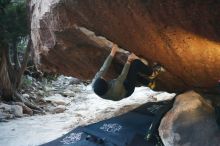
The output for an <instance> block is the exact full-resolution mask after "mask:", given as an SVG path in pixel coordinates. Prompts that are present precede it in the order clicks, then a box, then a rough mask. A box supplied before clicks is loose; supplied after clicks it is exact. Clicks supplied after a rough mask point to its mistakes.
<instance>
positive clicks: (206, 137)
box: [159, 91, 220, 146]
mask: <svg viewBox="0 0 220 146" xmlns="http://www.w3.org/2000/svg"><path fill="white" fill-rule="evenodd" d="M159 133H160V136H161V139H162V141H163V143H164V144H165V145H166V146H219V145H220V128H219V127H218V125H217V123H216V119H215V114H214V110H213V107H212V106H211V104H210V102H209V101H207V100H205V98H204V97H202V96H201V95H199V94H198V93H196V92H194V91H190V92H186V93H184V94H181V95H178V96H177V97H176V100H175V102H174V105H173V108H172V109H171V110H170V111H169V112H168V113H167V114H166V115H165V116H164V118H163V119H162V121H161V124H160V127H159Z"/></svg>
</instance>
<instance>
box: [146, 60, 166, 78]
mask: <svg viewBox="0 0 220 146" xmlns="http://www.w3.org/2000/svg"><path fill="white" fill-rule="evenodd" d="M152 69H153V73H152V75H151V76H149V78H150V79H155V78H156V77H157V76H158V75H159V74H160V73H161V72H164V71H165V69H164V68H163V67H162V66H161V65H160V64H159V63H154V64H153V66H152Z"/></svg>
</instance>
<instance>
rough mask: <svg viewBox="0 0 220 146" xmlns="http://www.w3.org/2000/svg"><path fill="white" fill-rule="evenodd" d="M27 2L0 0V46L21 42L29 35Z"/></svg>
mask: <svg viewBox="0 0 220 146" xmlns="http://www.w3.org/2000/svg"><path fill="white" fill-rule="evenodd" d="M27 22H28V21H27V12H26V1H25V0H0V44H1V45H3V44H11V43H12V42H16V43H18V42H20V41H21V40H22V39H23V38H24V37H26V36H27V34H28V31H29V30H28V24H27Z"/></svg>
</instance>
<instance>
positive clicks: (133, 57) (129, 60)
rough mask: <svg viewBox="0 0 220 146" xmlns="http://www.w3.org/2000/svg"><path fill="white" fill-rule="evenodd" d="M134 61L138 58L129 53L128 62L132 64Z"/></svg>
mask: <svg viewBox="0 0 220 146" xmlns="http://www.w3.org/2000/svg"><path fill="white" fill-rule="evenodd" d="M136 59H140V58H139V57H138V56H137V55H135V54H134V53H131V54H130V55H129V56H128V62H132V61H133V60H136Z"/></svg>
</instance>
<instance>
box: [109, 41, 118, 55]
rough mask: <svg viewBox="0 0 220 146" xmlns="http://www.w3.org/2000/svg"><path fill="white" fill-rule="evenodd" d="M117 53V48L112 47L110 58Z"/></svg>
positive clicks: (115, 46)
mask: <svg viewBox="0 0 220 146" xmlns="http://www.w3.org/2000/svg"><path fill="white" fill-rule="evenodd" d="M118 51H119V48H118V46H117V45H116V44H113V45H112V50H111V56H115V54H116V53H117V52H118Z"/></svg>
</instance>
